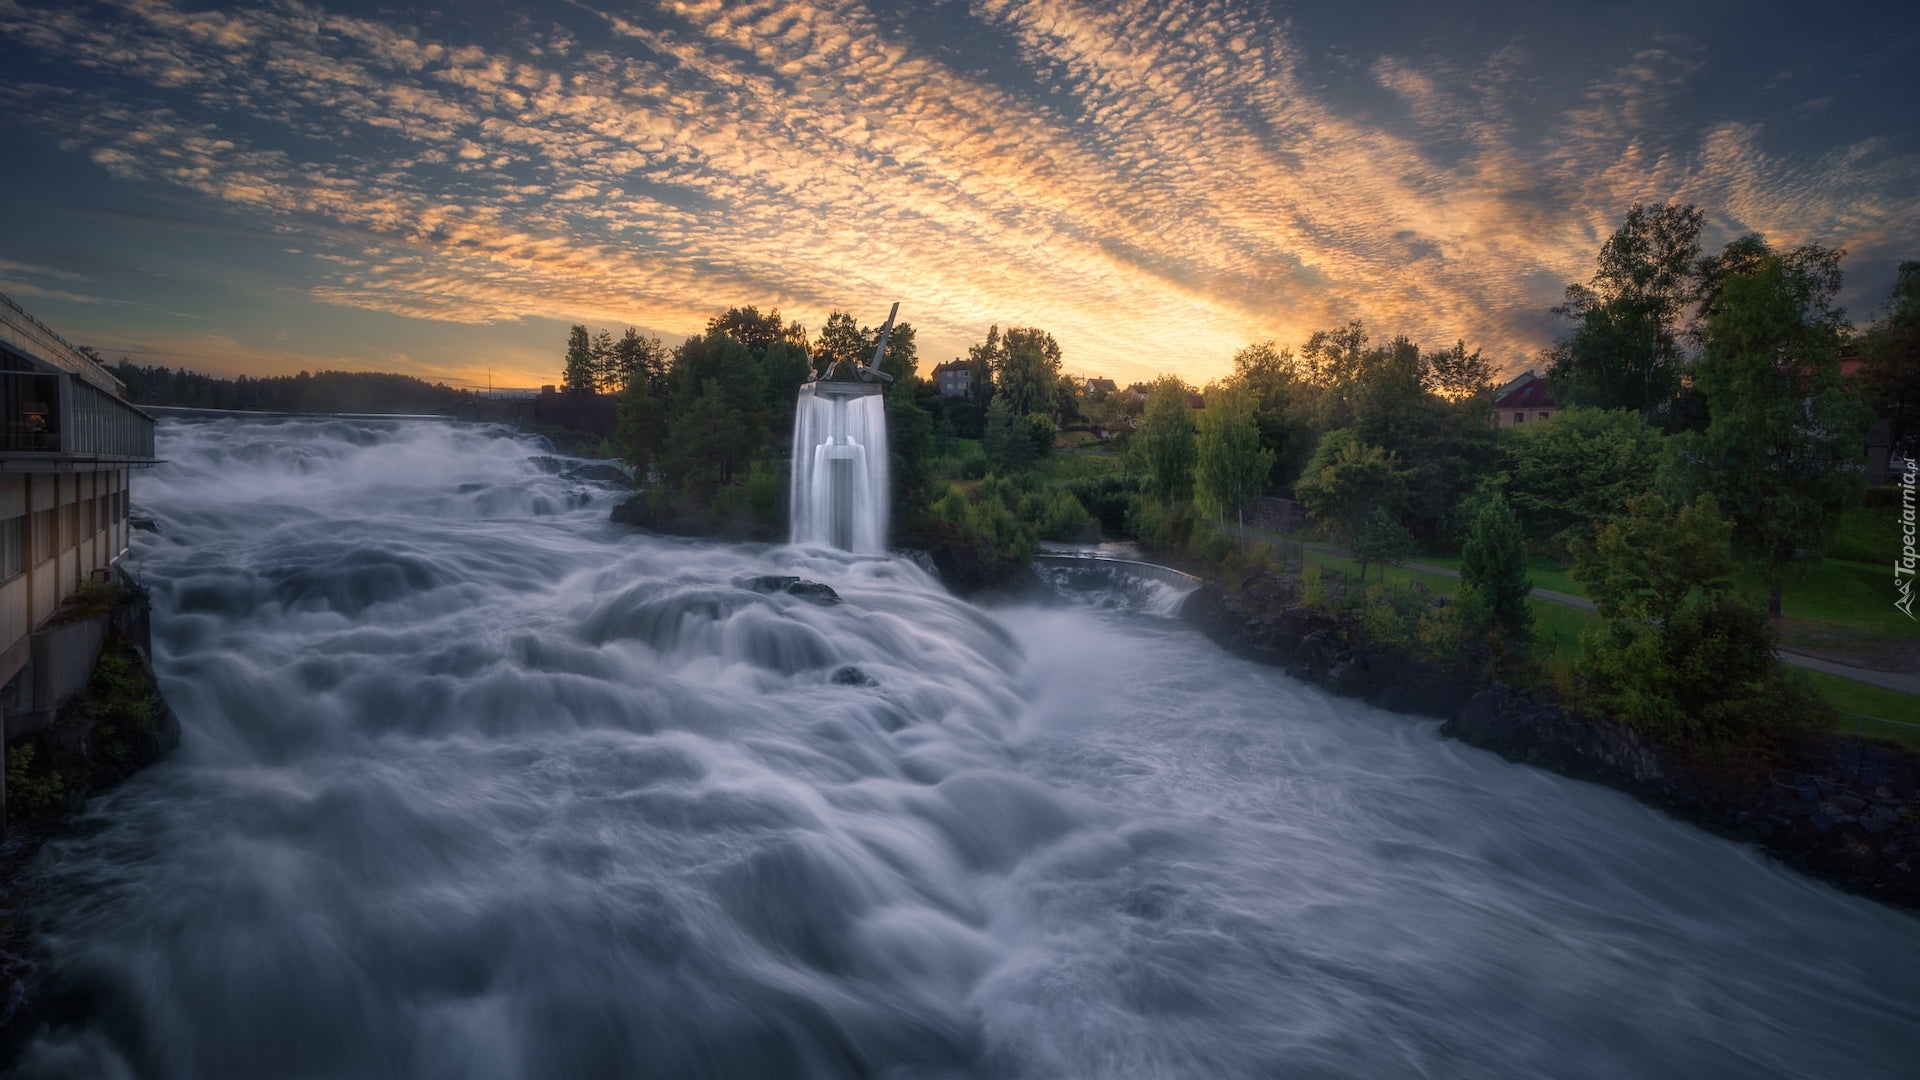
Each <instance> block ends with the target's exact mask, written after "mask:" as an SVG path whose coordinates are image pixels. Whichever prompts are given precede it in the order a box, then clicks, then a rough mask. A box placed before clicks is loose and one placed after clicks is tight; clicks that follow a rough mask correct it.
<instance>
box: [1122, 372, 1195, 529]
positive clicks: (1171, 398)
mask: <svg viewBox="0 0 1920 1080" xmlns="http://www.w3.org/2000/svg"><path fill="white" fill-rule="evenodd" d="M1187 393H1188V390H1187V384H1186V383H1183V382H1181V381H1180V380H1179V378H1178V377H1176V376H1173V375H1162V376H1160V377H1159V378H1156V379H1154V380H1153V388H1152V389H1151V390H1150V391H1148V393H1147V407H1146V411H1145V412H1144V413H1143V414H1142V415H1141V418H1140V428H1139V430H1138V431H1136V432H1134V436H1133V448H1134V449H1135V450H1136V451H1137V452H1138V454H1139V456H1140V460H1141V462H1142V464H1143V469H1142V471H1143V472H1145V473H1146V483H1145V485H1144V488H1145V490H1146V491H1147V493H1148V494H1149V495H1150V496H1152V497H1153V498H1157V499H1165V500H1166V501H1167V505H1168V506H1172V505H1173V504H1174V502H1175V501H1176V500H1178V499H1184V498H1186V497H1187V496H1188V494H1189V493H1190V492H1191V491H1192V490H1193V460H1194V446H1193V410H1192V409H1190V408H1188V407H1187Z"/></svg>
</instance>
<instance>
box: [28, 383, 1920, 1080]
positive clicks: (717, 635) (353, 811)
mask: <svg viewBox="0 0 1920 1080" xmlns="http://www.w3.org/2000/svg"><path fill="white" fill-rule="evenodd" d="M161 439H162V448H161V456H162V457H165V458H166V459H168V462H169V464H167V465H165V466H162V467H160V468H158V469H155V470H154V471H153V473H152V474H150V475H148V476H144V477H142V478H141V480H140V483H139V486H138V488H137V495H138V499H139V505H140V507H141V508H142V509H144V510H146V511H147V512H148V513H150V514H151V515H152V516H153V517H154V518H155V520H156V522H157V524H158V528H159V531H158V533H157V534H142V535H141V537H140V538H139V543H138V549H137V555H136V559H137V562H138V565H139V568H140V570H141V572H142V574H143V575H144V576H145V578H146V579H147V580H148V581H149V583H150V584H151V586H152V588H153V593H154V603H155V626H156V631H155V632H156V640H155V651H156V660H157V663H158V665H159V668H160V671H161V676H162V682H163V684H164V686H165V689H166V691H167V693H168V695H169V697H170V698H171V699H172V700H173V702H174V703H175V706H176V708H177V709H178V710H179V712H180V714H181V717H182V722H183V726H184V729H185V732H184V738H183V743H182V747H181V750H180V751H179V753H178V754H176V755H175V756H174V757H173V758H172V759H170V760H169V761H168V762H166V763H164V764H162V765H161V766H158V767H156V768H154V769H151V770H149V771H147V772H146V773H143V774H141V775H140V776H139V777H136V778H135V779H134V780H133V781H132V782H130V783H129V784H128V785H126V786H125V787H123V788H122V789H120V790H119V791H117V792H115V793H114V794H112V795H109V796H107V797H105V798H103V799H100V800H97V801H96V802H95V803H94V804H93V805H92V807H91V810H90V814H89V817H88V819H87V821H86V822H85V826H84V828H83V829H82V830H81V832H80V834H79V835H77V836H75V837H73V838H71V839H67V840H63V841H60V842H58V843H56V844H52V845H49V847H48V848H47V849H46V850H45V852H44V854H43V856H42V858H41V860H40V862H39V864H38V866H37V870H36V872H37V873H38V874H39V875H40V876H41V878H42V887H43V888H42V895H44V896H45V897H46V898H47V899H46V902H45V905H44V910H43V912H42V915H43V917H44V920H45V922H44V925H45V928H46V929H45V933H46V938H47V942H48V945H49V946H50V948H51V950H52V953H53V957H54V960H53V963H54V968H55V974H56V977H57V978H58V980H59V981H60V983H61V984H62V985H63V987H64V988H65V989H66V990H67V991H68V992H69V993H70V994H71V995H72V999H73V1000H74V1001H75V1002H76V1003H78V1004H79V1006H80V1009H79V1013H80V1015H79V1016H78V1017H77V1018H76V1020H75V1021H74V1022H73V1023H72V1024H69V1025H67V1026H63V1027H62V1028H60V1029H59V1030H56V1031H54V1032H52V1033H50V1034H49V1035H47V1036H46V1037H44V1038H42V1039H41V1040H40V1041H39V1042H38V1043H36V1045H34V1046H33V1047H32V1048H31V1049H30V1051H29V1054H28V1057H27V1059H26V1061H25V1062H24V1063H23V1065H22V1069H21V1071H22V1072H23V1073H24V1074H25V1075H29V1076H88V1077H92V1076H156V1077H264V1076H276V1077H278V1076H289V1077H292V1076H316V1077H317V1076H328V1077H332V1076H356V1077H357V1076H373V1077H383V1076H393V1077H522V1076H554V1077H581V1076H585V1077H594V1076H610V1077H611V1076H642V1077H644V1076H660V1077H780V1076H867V1075H882V1076H898V1077H931V1076H992V1077H1029V1076H1030V1077H1134V1076H1138V1077H1162V1076H1165V1077H1195V1076H1224V1077H1239V1076H1246V1077H1265V1076H1354V1075H1377V1076H1406V1075H1435V1076H1465V1075H1472V1076H1542V1075H1552V1076H1592V1077H1614V1076H1622V1075H1671V1076H1703V1075H1705V1076H1713V1075H1739V1076H1756V1075H1757V1076H1806V1075H1822V1076H1838V1075H1848V1076H1899V1075H1908V1074H1910V1069H1911V1065H1912V1057H1911V1054H1912V1049H1913V1047H1914V1046H1916V1045H1920V1011H1917V1010H1916V1006H1915V1004H1914V1003H1915V1002H1916V1001H1920V921H1916V920H1914V919H1913V918H1911V917H1909V916H1906V915H1903V914H1900V913H1896V912H1892V911H1889V910H1887V909H1884V908H1881V907H1878V906H1876V905H1874V904H1871V903H1868V902H1866V901H1863V900H1859V899H1857V898H1852V897H1847V896H1844V895H1841V894H1838V893H1836V892H1834V891H1832V890H1830V889H1828V888H1826V887H1824V886H1821V885H1818V884H1814V883H1810V882H1808V881H1805V880H1803V879H1800V878H1798V877H1796V876H1794V875H1792V874H1791V873H1788V872H1785V871H1783V870H1780V869H1779V868H1777V867H1775V866H1773V865H1772V864H1770V863H1768V862H1767V861H1765V860H1764V859H1763V858H1761V857H1759V856H1758V855H1756V854H1755V853H1754V852H1752V851H1751V850H1749V849H1746V848H1742V847H1737V846H1734V845H1730V844H1727V843H1724V842H1722V841H1719V840H1716V839H1713V838H1711V837H1708V836H1705V835H1704V834H1701V833H1699V832H1698V831H1696V830H1693V829H1690V828H1687V827H1684V826H1680V825H1677V824H1675V823H1673V822H1671V821H1669V820H1667V819H1666V818H1664V817H1662V816H1660V815H1658V814H1656V813H1653V812H1651V811H1648V810H1646V809H1644V808H1642V807H1640V806H1638V805H1636V804H1635V803H1633V802H1631V801H1630V800H1627V799H1625V798H1623V797H1621V796H1618V795H1616V794H1614V793H1611V792H1608V791H1605V790H1602V789H1599V788H1595V787H1591V786H1587V785H1581V784H1575V783H1571V782H1568V781H1565V780H1562V779H1559V778H1556V777H1552V776H1548V775H1545V774H1542V773H1539V772H1536V771H1533V770H1529V769H1524V768H1518V767H1514V766H1511V765H1508V764H1505V763H1503V762H1500V761H1498V760H1496V759H1494V758H1492V757H1491V756H1490V755H1486V754H1483V753H1480V752H1478V751H1474V750H1471V749H1467V748H1463V747H1460V746H1458V745H1456V744H1451V743H1448V742H1444V741H1442V740H1440V739H1439V738H1438V737H1437V736H1436V735H1435V733H1434V730H1433V725H1431V724H1422V723H1417V722H1414V721H1411V720H1408V719H1406V718H1404V717H1396V716H1391V715H1387V714H1384V713H1380V712H1377V711H1374V710H1371V709H1368V708H1365V707H1363V706H1359V705H1356V704H1353V703H1349V702H1344V701H1338V700H1334V699H1329V698H1327V697H1325V696H1323V695H1321V694H1319V693H1317V692H1315V691H1313V690H1311V689H1309V688H1306V687H1303V686H1301V685H1299V684H1296V683H1294V682H1291V681H1290V680H1288V679H1286V678H1284V677H1282V676H1280V675H1278V674H1276V673H1275V672H1273V671H1271V670H1268V669H1261V668H1257V667H1254V666H1251V665H1248V664H1245V663H1242V662H1240V661H1237V660H1234V659H1232V658H1229V657H1226V656H1223V655H1222V654H1221V653H1220V652H1219V651H1218V650H1216V649H1214V648H1213V647H1212V646H1211V645H1210V644H1208V643H1207V642H1205V641H1204V640H1202V639H1200V638H1199V637H1197V636H1196V635H1194V634H1193V633H1191V632H1190V631H1188V630H1187V629H1185V628H1184V627H1182V626H1180V625H1179V624H1178V623H1176V622H1173V621H1171V620H1168V619H1164V618H1155V617H1152V616H1151V614H1149V612H1151V611H1152V610H1155V609H1156V607H1155V605H1156V604H1158V603H1159V602H1160V601H1158V600H1157V599H1156V598H1155V597H1154V596H1153V595H1152V594H1151V593H1148V592H1142V593H1139V594H1137V595H1136V594H1133V593H1129V592H1127V591H1126V590H1125V589H1124V588H1120V587H1118V586H1101V587H1098V588H1092V589H1087V588H1073V587H1072V583H1066V584H1067V585H1068V587H1069V588H1070V590H1071V591H1070V593H1069V595H1070V597H1071V602H1070V603H1069V604H1068V605H1066V606H1054V607H1050V608H1046V609H1035V610H1024V609H1023V610H1008V611H999V612H991V613H983V612H981V611H978V610H976V609H974V608H972V607H969V606H968V605H965V604H963V603H960V602H958V601H956V600H954V599H952V598H951V597H949V596H947V595H946V594H945V593H944V592H943V591H942V590H941V589H940V588H939V587H938V585H937V583H935V582H932V581H930V580H928V578H927V577H926V576H925V575H924V574H923V573H922V572H921V571H920V570H918V569H916V568H915V567H914V565H913V564H912V563H910V562H907V561H905V560H900V559H893V558H887V557H860V556H854V555H851V554H846V553H834V552H825V551H820V550H814V549H801V548H792V547H772V548H752V547H732V548H723V547H715V546H710V545H699V544H691V543H684V542H676V541H668V540H660V539H651V538H646V537H641V536H638V535H635V534H633V533H631V532H629V531H627V530H624V529H621V528H618V527H614V526H610V525H606V524H604V519H605V517H606V512H607V509H608V506H609V504H610V499H611V498H612V494H611V493H610V492H608V491H606V490H604V489H601V488H599V487H598V486H596V484H595V482H594V481H593V479H592V473H591V472H590V471H588V470H584V469H580V468H577V467H573V466H569V465H566V464H565V463H558V464H556V463H555V462H553V461H552V460H551V459H543V458H541V457H540V452H539V450H538V449H537V448H535V447H534V446H532V445H531V444H529V443H527V442H525V441H523V440H520V439H517V438H514V437H512V436H510V435H508V434H507V433H505V432H501V431H496V430H491V429H486V428H477V427H463V426H454V425H445V424H434V423H381V422H369V421H311V420H290V421H281V422H273V423H261V422H247V421H243V420H232V419H225V420H213V421H196V422H174V421H168V422H165V423H163V425H162V428H161ZM786 578H801V579H804V580H809V581H815V582H821V583H824V584H826V585H829V586H831V588H832V589H833V590H835V592H836V593H837V594H838V596H839V598H840V602H838V603H834V602H832V601H831V598H829V597H825V596H822V595H819V594H818V593H817V591H809V590H805V589H800V590H793V589H788V588H785V587H783V585H782V582H783V580H784V579H786Z"/></svg>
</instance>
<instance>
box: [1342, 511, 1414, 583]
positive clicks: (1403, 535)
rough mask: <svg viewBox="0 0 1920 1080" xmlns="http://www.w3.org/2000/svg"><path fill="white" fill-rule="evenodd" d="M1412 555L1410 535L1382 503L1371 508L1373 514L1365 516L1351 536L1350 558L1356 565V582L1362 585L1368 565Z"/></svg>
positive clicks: (1396, 561) (1397, 562)
mask: <svg viewBox="0 0 1920 1080" xmlns="http://www.w3.org/2000/svg"><path fill="white" fill-rule="evenodd" d="M1412 554H1413V534H1412V533H1409V532H1408V531H1407V527H1406V526H1405V525H1402V524H1400V523H1399V522H1398V521H1395V520H1393V515H1392V514H1389V513H1387V511H1386V508H1385V507H1382V506H1376V507H1374V508H1373V513H1371V514H1369V515H1367V520H1366V523H1365V524H1363V525H1361V526H1360V531H1359V532H1358V533H1356V534H1354V537H1353V558H1354V561H1355V562H1357V563H1359V564H1360V583H1361V584H1363V585H1364V584H1366V581H1367V566H1368V564H1370V563H1377V564H1379V565H1381V566H1398V565H1400V564H1401V563H1402V562H1405V561H1406V559H1407V557H1408V556H1410V555H1412ZM1382 572H1383V573H1384V571H1382Z"/></svg>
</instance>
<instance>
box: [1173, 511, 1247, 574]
mask: <svg viewBox="0 0 1920 1080" xmlns="http://www.w3.org/2000/svg"><path fill="white" fill-rule="evenodd" d="M1186 549H1187V554H1189V555H1191V556H1193V557H1194V558H1196V559H1198V560H1200V561H1201V562H1203V563H1205V564H1206V565H1208V566H1224V565H1226V562H1227V560H1229V559H1231V558H1233V557H1234V556H1235V555H1237V554H1239V553H1240V542H1239V541H1238V540H1236V539H1234V537H1233V536H1232V535H1230V534H1228V533H1224V532H1221V531H1220V529H1219V528H1217V527H1216V526H1215V525H1214V524H1213V523H1212V522H1210V521H1196V522H1195V524H1194V525H1193V526H1192V531H1191V532H1190V533H1189V534H1188V537H1187V546H1186Z"/></svg>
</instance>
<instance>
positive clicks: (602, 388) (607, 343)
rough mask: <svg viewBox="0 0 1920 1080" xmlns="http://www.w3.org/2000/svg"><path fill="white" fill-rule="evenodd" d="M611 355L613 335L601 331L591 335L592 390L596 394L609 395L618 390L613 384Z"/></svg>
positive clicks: (612, 352)
mask: <svg viewBox="0 0 1920 1080" xmlns="http://www.w3.org/2000/svg"><path fill="white" fill-rule="evenodd" d="M613 354H614V347H613V334H611V333H609V332H608V331H606V330H602V331H600V332H599V333H597V334H595V335H593V349H592V356H593V359H592V366H593V386H592V389H593V392H594V393H596V394H610V393H613V392H614V391H615V390H616V389H618V386H617V385H616V384H615V382H614V372H613Z"/></svg>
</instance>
